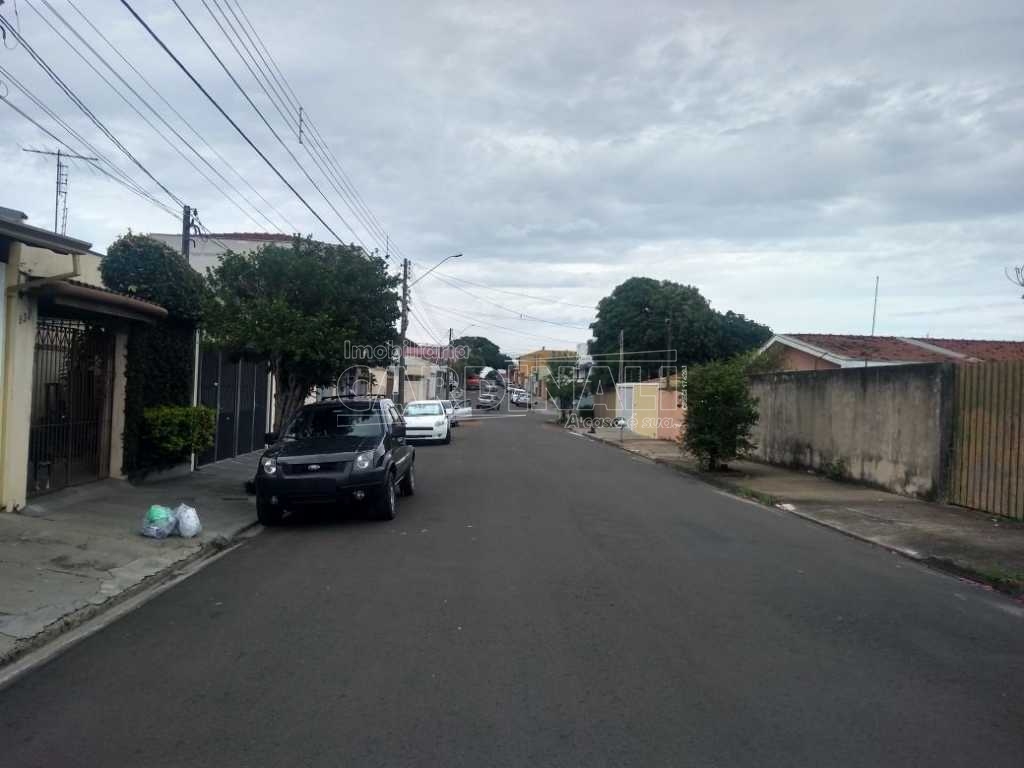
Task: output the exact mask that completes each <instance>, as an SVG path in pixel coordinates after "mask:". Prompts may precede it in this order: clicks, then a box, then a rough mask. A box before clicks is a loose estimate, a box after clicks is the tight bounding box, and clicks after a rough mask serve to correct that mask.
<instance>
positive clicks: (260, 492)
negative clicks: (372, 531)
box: [256, 397, 416, 525]
mask: <svg viewBox="0 0 1024 768" xmlns="http://www.w3.org/2000/svg"><path fill="white" fill-rule="evenodd" d="M266 439H267V443H268V444H269V447H268V448H267V450H266V451H264V452H263V455H262V456H260V463H259V467H258V469H257V470H256V514H257V516H258V517H259V521H260V522H261V523H263V524H264V525H274V524H276V523H279V522H281V518H282V517H283V515H284V512H285V510H286V509H289V508H294V507H298V506H305V505H312V504H336V503H339V502H343V501H348V500H350V499H352V500H356V501H359V500H362V499H369V500H370V501H371V502H372V503H373V506H374V510H375V512H376V513H377V516H378V517H379V518H380V519H382V520H393V519H394V517H395V513H396V512H397V511H398V493H399V491H400V492H401V493H402V495H404V496H412V495H413V494H414V493H415V492H416V478H415V475H414V466H413V465H414V464H415V461H416V449H415V448H413V447H412V446H410V445H406V443H405V421H404V420H403V419H402V416H401V414H400V413H399V412H398V409H397V408H396V407H395V404H394V403H393V402H391V401H390V400H385V399H383V398H365V397H364V398H341V399H330V400H324V401H322V402H319V403H316V404H314V405H305V406H303V407H302V408H301V409H300V410H299V412H298V413H297V414H296V415H295V418H293V419H292V421H291V423H290V424H289V425H288V427H287V429H285V430H284V431H283V432H282V433H281V434H280V435H278V434H277V433H276V432H268V433H267V436H266Z"/></svg>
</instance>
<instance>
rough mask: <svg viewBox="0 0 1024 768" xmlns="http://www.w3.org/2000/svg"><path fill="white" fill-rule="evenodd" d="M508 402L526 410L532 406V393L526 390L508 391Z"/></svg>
mask: <svg viewBox="0 0 1024 768" xmlns="http://www.w3.org/2000/svg"><path fill="white" fill-rule="evenodd" d="M508 401H509V402H510V403H511V404H512V405H515V406H518V407H520V408H525V407H526V406H528V405H529V404H530V393H529V392H527V391H526V390H525V389H510V390H508Z"/></svg>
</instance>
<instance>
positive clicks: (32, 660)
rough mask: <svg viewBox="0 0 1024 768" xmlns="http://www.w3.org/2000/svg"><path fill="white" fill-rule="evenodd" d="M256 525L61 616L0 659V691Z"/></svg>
mask: <svg viewBox="0 0 1024 768" xmlns="http://www.w3.org/2000/svg"><path fill="white" fill-rule="evenodd" d="M258 526H259V523H258V522H257V521H255V520H253V521H252V522H250V523H247V524H245V525H242V526H239V527H237V528H236V529H234V530H233V531H231V533H230V536H224V535H218V536H215V537H213V538H212V539H210V540H209V541H207V542H204V543H203V545H202V546H201V547H200V548H199V549H198V550H196V551H195V552H193V553H192V554H191V555H189V556H188V557H185V558H182V559H181V560H177V561H175V562H174V563H172V564H170V565H168V566H167V567H166V568H164V569H163V570H161V571H158V572H156V573H153V574H151V575H149V576H147V577H145V578H144V579H142V581H140V582H138V583H137V584H134V585H132V586H131V587H128V588H127V589H125V590H124V591H122V592H119V593H118V594H116V595H114V596H112V597H111V598H109V599H108V600H104V601H103V602H102V603H100V604H98V605H87V606H84V607H82V608H80V609H78V610H77V611H74V612H72V613H69V614H67V615H65V616H62V617H61V618H59V619H58V620H56V621H55V622H53V623H52V624H50V625H49V626H47V627H46V629H44V630H43V631H42V632H40V633H39V634H37V635H34V636H33V637H31V638H30V639H29V640H27V641H26V642H24V643H22V644H19V645H18V646H17V647H15V648H14V649H12V650H10V651H8V652H7V653H6V654H5V655H3V656H0V689H3V688H4V687H6V686H7V685H10V684H11V683H13V682H14V681H15V680H17V679H18V678H20V677H21V676H22V675H24V674H26V673H27V672H29V671H31V670H33V669H35V668H36V667H38V666H40V665H42V664H45V663H47V662H48V661H50V660H51V659H54V658H56V657H57V656H59V655H60V654H62V653H64V651H66V650H68V649H69V648H71V647H73V646H74V645H75V644H77V643H78V642H80V641H82V640H84V639H85V638H86V637H89V636H90V635H92V634H94V633H95V632H98V631H99V630H100V629H102V628H103V627H105V626H107V625H109V624H111V623H113V622H114V621H116V620H117V619H119V618H121V617H122V616H124V615H125V614H127V613H129V612H131V611H132V610H134V609H135V608H138V607H139V606H141V605H143V604H145V603H146V602H148V601H149V600H151V599H153V598H154V597H156V596H157V595H159V594H160V593H162V592H163V591H164V590H165V589H168V588H169V587H171V586H173V584H177V583H178V582H180V581H183V580H184V579H185V578H187V577H188V576H191V575H192V574H194V573H196V572H198V571H199V570H200V569H201V568H202V567H205V565H207V564H209V563H211V562H213V561H214V560H216V559H217V558H219V557H220V556H221V555H223V554H226V553H227V552H228V551H230V550H231V549H233V548H234V547H236V546H238V545H239V544H240V543H241V542H242V540H243V539H245V538H249V536H250V535H251V532H252V531H253V530H254V529H255V528H257V527H258ZM126 606H128V607H126Z"/></svg>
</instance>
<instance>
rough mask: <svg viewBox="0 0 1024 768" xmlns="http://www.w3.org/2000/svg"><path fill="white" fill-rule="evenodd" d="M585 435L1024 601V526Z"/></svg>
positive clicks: (796, 474) (619, 437) (653, 443)
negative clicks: (715, 467)
mask: <svg viewBox="0 0 1024 768" xmlns="http://www.w3.org/2000/svg"><path fill="white" fill-rule="evenodd" d="M575 431H577V432H578V433H579V434H584V435H585V436H587V437H589V438H591V439H596V440H599V441H601V442H605V443H609V444H611V445H615V446H617V447H619V448H622V449H624V450H627V451H630V452H632V453H637V454H640V455H641V456H645V457H647V458H649V459H651V460H653V461H656V462H658V463H660V464H667V465H669V466H672V467H674V468H676V469H678V470H681V471H683V472H687V473H689V474H692V475H695V476H697V477H699V478H700V479H701V480H704V481H705V482H709V483H712V484H714V485H717V486H719V487H721V488H724V489H726V490H729V491H731V492H733V493H736V494H739V495H742V496H747V497H750V498H754V499H756V500H758V501H760V502H762V503H765V504H771V505H774V506H776V507H779V508H780V509H784V510H786V511H788V512H792V513H793V514H796V515H799V516H801V517H804V518H807V519H809V520H813V521H815V522H817V523H820V524H822V525H827V526H829V527H830V528H835V529H836V530H839V531H842V532H843V533H846V534H849V535H851V536H854V537H856V538H858V539H863V540H864V541H870V542H872V543H874V544H878V545H880V546H883V547H886V548H887V549H891V550H893V551H896V552H900V553H901V554H904V555H907V556H908V557H911V558H913V559H915V560H920V561H922V562H925V563H927V564H929V565H933V566H935V567H938V568H941V569H943V570H947V571H952V572H954V573H956V574H959V575H964V576H968V577H970V578H973V579H976V580H979V581H982V582H985V583H987V584H990V585H992V586H994V587H996V588H997V589H1000V590H1002V591H1004V592H1008V593H1010V594H1012V595H1015V596H1021V595H1024V523H1019V522H1017V521H1014V520H1010V519H1006V518H1001V517H995V516H993V515H987V514H984V513H982V512H976V511H974V510H970V509H964V508H962V507H954V506H950V505H947V504H935V503H930V502H925V501H918V500H916V499H911V498H907V497H905V496H897V495H895V494H892V493H887V492H885V491H881V490H876V489H874V488H869V487H867V486H863V485H857V484H854V483H844V482H837V481H834V480H830V479H828V478H826V477H824V476H822V475H819V474H815V473H813V472H807V471H800V470H793V469H787V468H784V467H776V466H771V465H768V464H761V463H758V462H753V461H733V462H730V463H729V471H726V472H703V471H701V470H700V469H699V468H698V466H697V463H696V461H695V460H694V459H693V458H692V457H690V456H689V455H687V454H686V453H684V452H683V451H682V450H681V449H680V447H679V446H678V445H677V444H676V443H672V442H669V441H667V440H653V439H650V438H645V437H639V436H637V435H634V434H632V433H630V432H622V433H621V434H620V431H619V430H618V429H613V428H599V429H597V432H596V434H593V435H589V434H586V432H585V431H584V430H575Z"/></svg>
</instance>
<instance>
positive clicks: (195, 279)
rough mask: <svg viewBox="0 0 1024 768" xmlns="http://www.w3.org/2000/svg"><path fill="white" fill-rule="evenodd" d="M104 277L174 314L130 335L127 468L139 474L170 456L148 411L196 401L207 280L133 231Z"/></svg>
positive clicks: (106, 260) (108, 260)
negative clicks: (154, 436)
mask: <svg viewBox="0 0 1024 768" xmlns="http://www.w3.org/2000/svg"><path fill="white" fill-rule="evenodd" d="M100 275H101V276H102V278H103V283H104V285H106V286H107V287H108V288H110V289H112V290H115V291H119V292H120V293H127V294H129V295H131V296H135V297H136V298H139V299H145V300H147V301H152V302H155V303H156V304H159V305H160V306H162V307H163V308H164V309H166V310H167V312H168V318H167V320H165V321H163V322H160V323H155V324H152V325H150V324H144V323H132V325H131V329H130V331H129V333H128V348H127V354H126V361H125V362H126V365H125V379H126V383H125V408H124V410H125V424H124V433H123V434H124V453H123V456H122V464H121V468H122V471H123V472H125V473H127V474H131V475H134V474H138V473H143V472H145V471H147V470H150V469H154V468H157V467H161V466H166V465H167V458H168V457H167V456H166V454H165V453H164V452H163V451H161V449H160V447H159V446H158V445H156V444H155V443H154V442H153V441H152V440H150V439H149V438H148V436H147V429H146V422H145V411H146V409H149V408H160V407H164V406H189V405H191V403H192V381H193V361H194V359H195V328H196V323H197V322H198V321H199V320H200V319H201V315H202V307H203V299H204V295H205V292H206V283H205V281H204V280H203V277H202V275H200V274H199V273H198V272H196V271H195V270H194V269H192V267H190V266H189V264H188V262H187V261H186V260H185V258H184V257H183V256H182V255H181V254H180V253H178V252H177V251H175V250H174V249H173V248H170V247H169V246H167V245H165V244H164V243H161V242H159V241H157V240H153V239H152V238H150V237H146V236H144V235H134V234H132V233H130V232H129V233H128V234H127V235H124V236H123V237H120V238H118V239H117V240H115V241H114V242H113V243H112V244H111V245H110V247H109V248H107V255H106V256H104V257H103V260H102V261H101V262H100Z"/></svg>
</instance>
